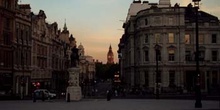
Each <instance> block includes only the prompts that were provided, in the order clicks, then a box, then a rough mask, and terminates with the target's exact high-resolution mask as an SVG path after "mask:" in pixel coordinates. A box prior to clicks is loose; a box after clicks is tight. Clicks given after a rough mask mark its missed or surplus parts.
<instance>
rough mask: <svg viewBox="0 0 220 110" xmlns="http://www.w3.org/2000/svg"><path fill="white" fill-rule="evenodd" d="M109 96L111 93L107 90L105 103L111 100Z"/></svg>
mask: <svg viewBox="0 0 220 110" xmlns="http://www.w3.org/2000/svg"><path fill="white" fill-rule="evenodd" d="M111 95H112V93H111V91H110V90H108V91H107V101H110V100H111Z"/></svg>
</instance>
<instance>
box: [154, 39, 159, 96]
mask: <svg viewBox="0 0 220 110" xmlns="http://www.w3.org/2000/svg"><path fill="white" fill-rule="evenodd" d="M159 48H160V46H159V45H158V44H157V43H156V45H155V47H154V49H155V51H156V99H159V77H158V74H159V71H158V60H159V58H158V57H159V55H158V54H159V51H160V50H159Z"/></svg>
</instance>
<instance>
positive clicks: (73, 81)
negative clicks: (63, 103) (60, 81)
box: [66, 67, 82, 101]
mask: <svg viewBox="0 0 220 110" xmlns="http://www.w3.org/2000/svg"><path fill="white" fill-rule="evenodd" d="M68 72H69V86H68V87H67V89H66V100H68V94H69V95H70V101H79V100H81V99H82V92H81V87H80V86H79V72H80V69H79V68H78V67H72V68H69V69H68Z"/></svg>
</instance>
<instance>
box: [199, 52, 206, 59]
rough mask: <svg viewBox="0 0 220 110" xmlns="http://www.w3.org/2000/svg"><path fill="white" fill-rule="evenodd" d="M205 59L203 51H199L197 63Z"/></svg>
mask: <svg viewBox="0 0 220 110" xmlns="http://www.w3.org/2000/svg"><path fill="white" fill-rule="evenodd" d="M204 59H205V51H199V61H204Z"/></svg>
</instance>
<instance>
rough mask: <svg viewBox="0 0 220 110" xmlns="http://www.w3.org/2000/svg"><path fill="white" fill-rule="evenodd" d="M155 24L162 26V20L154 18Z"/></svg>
mask: <svg viewBox="0 0 220 110" xmlns="http://www.w3.org/2000/svg"><path fill="white" fill-rule="evenodd" d="M154 24H155V25H159V24H161V19H160V17H155V18H154Z"/></svg>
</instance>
